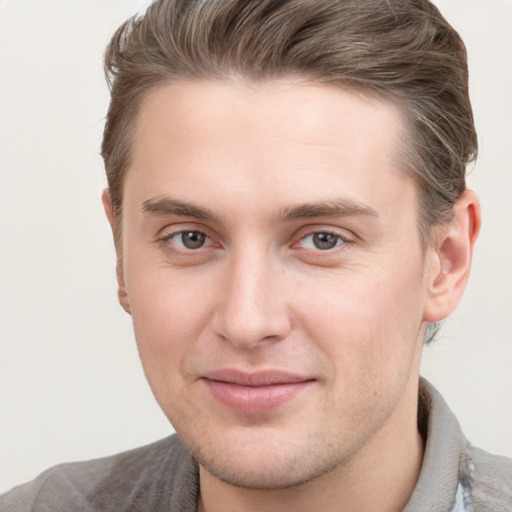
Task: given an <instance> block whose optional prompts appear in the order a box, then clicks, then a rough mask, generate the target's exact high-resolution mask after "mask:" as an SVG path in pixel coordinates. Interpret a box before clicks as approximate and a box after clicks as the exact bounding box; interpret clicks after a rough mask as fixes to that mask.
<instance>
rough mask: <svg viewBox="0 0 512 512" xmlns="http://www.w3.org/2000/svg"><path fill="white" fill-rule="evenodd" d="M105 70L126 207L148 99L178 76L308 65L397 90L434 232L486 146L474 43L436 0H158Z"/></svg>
mask: <svg viewBox="0 0 512 512" xmlns="http://www.w3.org/2000/svg"><path fill="white" fill-rule="evenodd" d="M105 72H106V75H107V79H108V82H109V85H110V88H111V102H110V108H109V111H108V115H107V119H106V125H105V131H104V136H103V144H102V156H103V158H104V161H105V168H106V172H107V178H108V186H109V191H110V195H111V198H112V202H113V205H114V209H115V211H116V213H117V217H118V218H119V216H120V214H121V207H122V189H123V182H124V177H125V174H126V170H127V168H128V167H129V165H130V148H131V135H132V130H133V127H134V120H135V116H136V114H137V111H138V108H139V105H140V104H141V101H142V99H143V98H144V97H145V96H146V95H147V94H148V92H149V91H151V90H152V89H153V88H155V87H156V86H158V85H162V84H164V83H168V82H172V81H175V80H198V79H204V78H209V79H211V78H214V79H219V80H228V79H229V78H230V77H233V76H238V77H243V78H245V79H247V80H250V81H256V82H257V81H261V80H268V79H275V78H285V77H294V76H298V77H301V78H306V79H309V80H311V81H313V82H316V83H319V84H330V85H336V86H340V87H343V88H348V89H358V90H362V91H363V92H364V91H366V92H367V93H370V94H373V95H378V96H381V97H383V98H386V99H388V100H390V101H393V102H395V103H396V104H397V105H399V107H400V108H401V110H402V111H403V112H404V113H405V119H406V129H407V133H406V136H405V140H404V143H403V144H402V146H403V150H402V155H401V156H402V164H403V165H402V167H403V170H404V171H405V172H407V173H409V174H410V175H412V176H413V177H414V179H415V180H416V182H417V184H418V188H419V202H420V210H419V217H420V230H421V233H422V236H423V241H424V242H425V243H428V241H429V233H430V232H431V230H430V227H431V226H434V225H436V224H440V223H444V222H446V221H448V220H449V219H450V218H451V212H452V209H453V208H452V207H453V204H454V202H455V201H456V200H457V198H458V197H460V195H461V194H462V193H463V192H464V190H465V188H466V184H465V173H466V167H467V164H468V162H470V161H471V160H472V159H474V158H475V157H476V153H477V137H476V133H475V128H474V122H473V114H472V109H471V104H470V100H469V95H468V69H467V57H466V49H465V46H464V43H463V41H462V39H461V38H460V36H459V35H458V33H457V32H456V31H455V30H454V29H453V28H452V27H451V26H450V25H449V24H448V22H447V21H446V20H445V19H444V18H443V16H442V15H441V14H440V12H439V11H438V9H437V8H436V7H435V6H434V5H432V4H431V3H430V2H429V1H428V0H156V1H155V2H154V3H153V4H152V5H151V6H150V7H149V8H148V9H147V11H146V13H145V14H144V15H143V16H134V17H133V18H131V19H129V20H128V21H127V22H125V23H124V24H123V25H122V26H121V27H120V28H119V29H118V30H117V32H116V33H115V35H114V36H113V38H112V40H111V42H110V44H109V46H108V48H107V51H106V55H105Z"/></svg>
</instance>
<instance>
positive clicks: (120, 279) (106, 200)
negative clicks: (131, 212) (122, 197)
mask: <svg viewBox="0 0 512 512" xmlns="http://www.w3.org/2000/svg"><path fill="white" fill-rule="evenodd" d="M101 201H102V203H103V208H104V210H105V215H106V216H107V219H108V223H109V224H110V228H111V229H112V235H113V236H114V243H115V245H116V253H117V263H116V277H117V298H118V300H119V304H121V306H122V308H123V309H124V310H125V311H126V312H127V313H128V314H131V311H130V302H129V299H128V292H127V290H126V284H125V279H124V271H123V262H122V254H121V252H120V250H119V248H118V247H117V243H116V228H115V225H116V218H115V213H114V206H113V204H112V199H111V197H110V193H109V191H108V189H105V190H104V191H103V194H102V195H101Z"/></svg>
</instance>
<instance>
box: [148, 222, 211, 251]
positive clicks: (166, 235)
mask: <svg viewBox="0 0 512 512" xmlns="http://www.w3.org/2000/svg"><path fill="white" fill-rule="evenodd" d="M190 232H197V233H202V234H203V235H205V237H206V241H205V244H204V245H202V246H201V247H198V248H197V249H187V248H182V247H179V246H177V245H176V244H174V243H172V242H171V239H172V238H173V237H175V236H177V235H179V234H182V233H190ZM216 238H217V237H215V236H214V235H213V234H212V233H211V230H210V229H208V228H207V227H206V226H197V224H193V223H186V222H183V223H179V224H178V225H171V226H169V225H168V226H165V227H164V228H162V229H160V230H159V231H158V233H157V236H156V242H157V243H159V244H161V245H163V246H164V247H165V248H166V249H168V250H169V251H172V252H174V253H178V254H182V255H186V256H189V255H195V254H197V253H199V252H203V251H204V250H208V249H211V248H212V247H214V246H215V245H217V246H218V247H221V244H220V243H219V242H217V241H216Z"/></svg>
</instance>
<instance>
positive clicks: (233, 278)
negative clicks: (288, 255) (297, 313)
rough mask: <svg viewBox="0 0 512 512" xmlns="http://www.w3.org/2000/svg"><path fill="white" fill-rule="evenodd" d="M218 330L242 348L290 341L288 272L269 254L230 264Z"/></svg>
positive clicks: (217, 313) (217, 319)
mask: <svg viewBox="0 0 512 512" xmlns="http://www.w3.org/2000/svg"><path fill="white" fill-rule="evenodd" d="M224 276H225V278H224V279H223V282H222V285H221V286H222V289H221V290H220V291H219V294H220V301H219V303H218V304H219V305H218V307H217V309H216V311H215V316H214V321H213V325H214V330H215V332H216V334H217V335H218V336H220V337H221V338H223V339H225V340H227V341H229V342H230V343H231V344H233V345H234V346H236V347H238V348H243V349H253V348H256V347H259V346H261V345H262V343H269V342H276V341H279V340H282V339H284V338H286V336H287V335H288V334H289V333H290V331H291V329H292V322H291V319H290V314H289V311H288V308H287V306H286V300H285V296H284V293H283V292H284V290H283V286H282V285H283V284H284V283H283V281H284V272H283V269H281V268H279V265H278V264H276V263H275V262H272V261H271V258H270V257H268V256H265V255H262V256H260V257H256V256H251V257H240V258H238V259H237V260H236V261H232V262H230V263H229V264H227V265H226V269H225V274H224Z"/></svg>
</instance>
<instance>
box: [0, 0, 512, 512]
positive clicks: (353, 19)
mask: <svg viewBox="0 0 512 512" xmlns="http://www.w3.org/2000/svg"><path fill="white" fill-rule="evenodd" d="M106 69H107V73H108V76H109V80H110V82H111V86H112V89H111V105H110V109H109V113H108V116H107V123H106V127H105V133H104V140H103V146H102V154H103V157H104V160H105V166H106V170H107V176H108V182H109V188H108V190H107V191H105V193H104V196H103V202H104V206H105V211H106V214H107V217H108V220H109V222H110V224H111V226H112V230H113V234H114V241H115V244H116V250H117V256H118V261H117V279H118V283H119V300H120V303H121V305H122V306H123V308H124V309H125V310H126V311H127V312H128V313H129V314H130V315H132V317H133V322H134V328H135V333H136V338H137V344H138V348H139V352H140V356H141V359H142V363H143V366H144V370H145V372H146V375H147V377H148V380H149V383H150V385H151V387H152V390H153V392H154V394H155V396H156V398H157V401H158V402H159V404H160V406H161V407H162V409H163V411H164V412H165V414H166V415H167V416H168V418H169V420H170V421H171V423H172V424H173V426H174V427H175V429H176V432H177V434H178V436H179V437H177V436H173V437H171V438H168V439H164V440H162V441H159V442H158V443H155V444H153V445H150V446H148V447H144V448H140V449H136V450H133V451H131V452H127V453H124V454H120V455H117V456H115V457H111V458H107V459H102V460H99V461H91V462H86V463H79V464H72V465H65V466H60V467H58V468H54V469H51V470H49V471H48V472H46V473H44V474H43V475H41V476H40V477H39V478H38V479H36V480H35V481H34V482H32V483H30V484H26V485H25V486H21V487H18V488H16V489H14V490H13V491H11V492H10V493H9V494H7V495H6V496H4V497H3V498H1V499H0V510H2V511H3V510H52V511H55V510H84V511H86V510H116V511H118V510H152V511H159V510H162V511H163V510H179V511H195V510H198V511H207V512H215V511H221V510H222V511H224V510H230V511H231V510H233V511H238V510H244V511H247V510H283V511H284V510H293V511H300V510H318V511H324V510H326V511H327V510H343V511H355V510H379V511H383V512H386V511H398V510H405V511H407V512H411V511H419V510H425V511H427V510H428V511H452V510H453V511H475V512H478V511H483V510H493V511H505V510H509V509H510V504H511V503H512V462H511V461H509V460H507V459H504V458H500V457H496V456H491V455H489V454H486V453H485V452H482V451H480V450H478V449H475V448H473V447H471V446H470V445H469V444H468V442H467V441H466V440H465V439H464V437H463V436H462V434H461V432H460V429H459V427H458V424H457V421H456V419H455V418H454V417H453V415H452V414H451V412H450V411H449V409H448V408H447V406H446V404H445V403H444V402H443V400H442V398H441V397H440V396H439V395H438V394H437V392H436V391H435V390H434V389H433V388H432V386H430V385H429V384H428V383H427V382H425V381H421V382H420V379H419V363H420V358H421V351H422V347H423V344H424V342H425V340H426V341H429V339H430V338H431V336H432V335H433V333H434V332H435V326H436V324H437V323H438V322H439V321H441V320H442V319H444V318H446V317H447V316H448V315H449V314H450V313H451V312H452V311H453V309H454V308H455V306H456V305H457V303H458V302H459V300H460V298H461V295H462V293H463V291H464V287H465V284H466V281H467V277H468V274H469V269H470V264H471V254H472V249H473V246H474V243H475V240H476V237H477V235H478V230H479V226H480V209H479V205H478V200H477V198H476V196H475V194H474V193H473V192H472V191H470V190H467V189H466V185H465V178H464V176H465V168H466V166H467V164H468V162H470V161H471V160H472V159H474V157H475V156H476V150H477V147H476V134H475V131H474V126H473V119H472V113H471V105H470V102H469V97H468V91H467V65H466V56H465V49H464V45H463V43H462V41H461V40H460V38H459V37H458V35H457V34H456V32H455V31H454V30H453V29H452V28H451V27H450V26H449V25H448V24H447V22H446V21H445V20H444V19H443V18H442V16H441V15H440V14H439V12H438V11H437V9H435V8H434V7H433V6H432V5H431V4H430V3H429V2H428V1H426V0H406V1H404V0H400V1H397V0H396V1H395V0H388V1H384V0H379V1H377V0H358V1H350V0H323V1H318V0H316V1H305V0H302V1H294V0H285V1H279V2H278V1H275V0H259V1H249V2H247V1H244V2H241V1H229V0H209V1H199V0H197V1H188V2H182V1H177V0H167V1H164V0H162V1H157V2H155V3H154V4H152V5H151V6H150V8H149V9H148V11H147V13H146V14H145V16H144V17H142V18H135V19H132V20H130V21H129V22H127V23H126V24H125V25H123V26H122V27H121V28H120V29H119V30H118V32H117V33H116V35H115V36H114V38H113V39H112V41H111V43H110V45H109V48H108V50H107V54H106Z"/></svg>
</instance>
